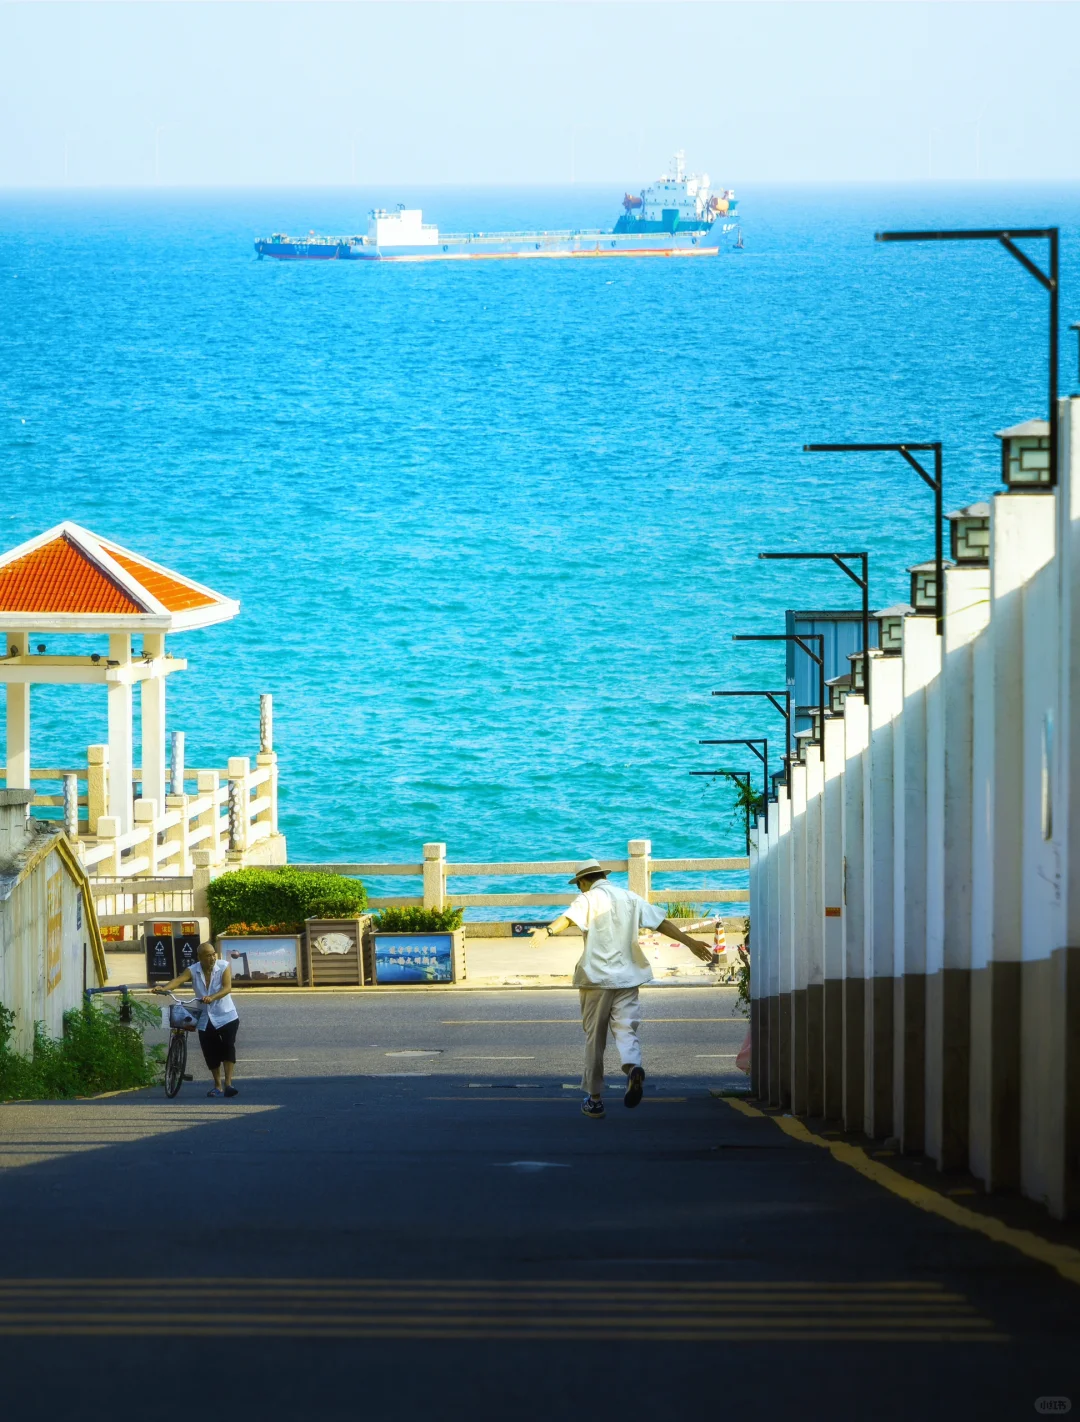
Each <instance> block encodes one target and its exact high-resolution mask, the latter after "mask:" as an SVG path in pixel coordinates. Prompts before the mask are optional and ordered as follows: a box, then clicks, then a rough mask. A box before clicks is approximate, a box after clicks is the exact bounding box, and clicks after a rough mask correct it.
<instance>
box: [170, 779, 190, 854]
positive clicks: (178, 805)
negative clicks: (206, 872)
mask: <svg viewBox="0 0 1080 1422" xmlns="http://www.w3.org/2000/svg"><path fill="white" fill-rule="evenodd" d="M174 783H175V782H174ZM181 784H183V781H181ZM165 809H166V811H168V812H170V813H171V812H172V811H174V810H175V811H176V813H177V814H178V815H179V816H180V818H179V819H178V820H177V822H176V824H174V825H170V826H169V828H168V829H167V830H166V831H165V842H166V844H168V845H170V846H172V845H173V844H179V845H180V853H179V854H175V855H173V857H172V858H171V859H170V860H169V863H170V864H171V865H174V866H175V868H176V872H177V873H178V874H185V875H186V874H190V873H191V851H190V850H189V848H188V836H189V835H190V833H191V829H190V826H189V824H188V796H187V795H185V794H184V793H183V792H181V793H180V794H179V795H166V796H165Z"/></svg>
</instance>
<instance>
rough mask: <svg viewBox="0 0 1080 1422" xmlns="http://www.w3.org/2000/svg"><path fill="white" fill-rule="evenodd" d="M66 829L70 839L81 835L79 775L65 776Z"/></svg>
mask: <svg viewBox="0 0 1080 1422" xmlns="http://www.w3.org/2000/svg"><path fill="white" fill-rule="evenodd" d="M64 829H65V830H66V831H67V837H68V839H71V840H75V839H78V837H79V777H78V776H77V775H74V774H68V775H65V776H64Z"/></svg>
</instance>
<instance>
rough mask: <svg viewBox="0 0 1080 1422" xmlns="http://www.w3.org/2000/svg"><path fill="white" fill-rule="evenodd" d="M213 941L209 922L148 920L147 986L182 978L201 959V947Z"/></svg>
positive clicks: (145, 931) (145, 936) (145, 930)
mask: <svg viewBox="0 0 1080 1422" xmlns="http://www.w3.org/2000/svg"><path fill="white" fill-rule="evenodd" d="M209 938H210V920H209V919H208V918H147V919H144V920H143V948H144V950H145V952H146V981H147V983H148V984H149V985H150V986H151V987H153V986H154V985H155V984H157V983H168V982H171V981H172V980H173V978H176V977H179V976H180V974H181V973H182V972H183V971H184V969H185V968H190V967H191V965H192V963H194V962H195V961H196V960H197V959H198V956H199V944H200V943H206V942H207V941H208V940H209Z"/></svg>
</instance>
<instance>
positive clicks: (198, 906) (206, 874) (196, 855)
mask: <svg viewBox="0 0 1080 1422" xmlns="http://www.w3.org/2000/svg"><path fill="white" fill-rule="evenodd" d="M213 863H214V854H213V851H212V850H209V849H193V850H192V851H191V903H192V908H193V910H194V912H195V915H196V916H197V917H201V918H209V917H210V895H209V893H208V892H207V891H208V889H209V888H210V881H211V879H212V878H213V877H214V875H213V870H212V868H211V865H212V864H213Z"/></svg>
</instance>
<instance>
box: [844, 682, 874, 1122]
mask: <svg viewBox="0 0 1080 1422" xmlns="http://www.w3.org/2000/svg"><path fill="white" fill-rule="evenodd" d="M869 737H870V720H869V716H868V714H867V709H866V702H865V701H864V700H863V698H862V697H861V696H855V695H853V694H852V695H849V696H848V698H847V700H846V701H845V702H844V777H843V790H842V796H841V830H842V835H843V850H844V855H843V859H844V902H843V909H844V916H843V918H842V919H841V923H842V924H843V929H844V933H843V955H844V994H843V999H844V1000H843V1007H844V1060H843V1069H842V1092H843V1121H844V1129H845V1130H846V1131H861V1130H863V1129H864V1122H865V1099H864V1098H865V1089H864V1088H865V1081H866V1070H865V1055H866V1040H865V1038H866V1033H865V1023H866V980H865V943H864V939H865V936H866V932H865V920H866V909H865V899H866V894H865V884H864V880H865V865H864V859H865V844H864V842H863V776H864V772H863V757H864V756H865V754H866V747H867V744H868V742H869Z"/></svg>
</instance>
